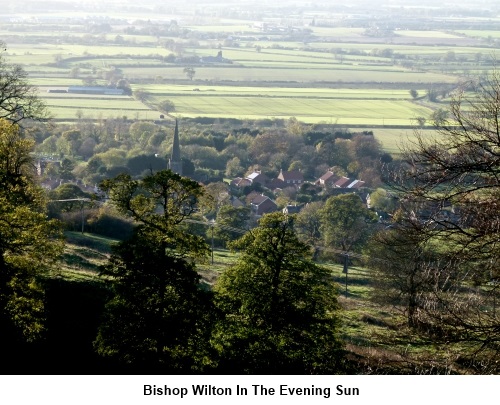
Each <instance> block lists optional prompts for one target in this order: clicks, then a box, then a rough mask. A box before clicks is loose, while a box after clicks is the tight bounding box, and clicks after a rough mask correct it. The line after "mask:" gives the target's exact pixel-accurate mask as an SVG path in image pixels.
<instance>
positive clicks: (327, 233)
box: [320, 193, 376, 251]
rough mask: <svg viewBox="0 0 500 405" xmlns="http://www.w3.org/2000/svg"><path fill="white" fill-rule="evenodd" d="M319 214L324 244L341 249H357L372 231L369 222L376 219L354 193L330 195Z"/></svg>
mask: <svg viewBox="0 0 500 405" xmlns="http://www.w3.org/2000/svg"><path fill="white" fill-rule="evenodd" d="M320 216H321V227H320V230H321V234H322V235H323V240H324V243H325V245H326V246H329V247H333V248H337V249H339V248H340V249H342V250H343V251H351V250H353V249H354V250H356V249H359V248H360V247H361V246H362V245H363V244H364V243H365V242H366V241H367V239H368V236H369V235H370V233H371V232H373V229H372V227H370V223H373V222H374V221H376V218H375V217H374V214H373V213H372V212H371V211H369V210H368V208H366V206H365V205H364V204H363V202H362V201H361V198H360V197H359V196H358V195H356V194H354V193H350V194H341V195H338V196H333V197H330V198H329V199H328V200H326V202H325V205H324V206H323V208H322V209H321V212H320Z"/></svg>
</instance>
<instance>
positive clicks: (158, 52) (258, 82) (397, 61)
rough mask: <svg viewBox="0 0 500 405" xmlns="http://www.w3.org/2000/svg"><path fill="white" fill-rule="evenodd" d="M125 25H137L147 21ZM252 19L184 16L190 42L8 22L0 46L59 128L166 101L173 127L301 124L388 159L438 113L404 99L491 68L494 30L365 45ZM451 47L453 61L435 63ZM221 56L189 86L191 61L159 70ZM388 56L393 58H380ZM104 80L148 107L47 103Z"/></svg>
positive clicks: (199, 67) (422, 34)
mask: <svg viewBox="0 0 500 405" xmlns="http://www.w3.org/2000/svg"><path fill="white" fill-rule="evenodd" d="M185 7H187V8H189V7H188V6H187V5H186V6H185ZM191 11H192V12H193V13H194V12H195V8H193V9H192V10H191ZM77 14H78V13H77ZM66 15H67V13H66V12H65V11H64V12H62V13H59V14H58V16H59V17H63V16H66ZM78 15H79V14H78ZM96 15H97V14H96ZM92 16H93V14H89V15H88V16H87V17H85V18H92ZM40 17H41V18H44V17H48V15H44V14H43V13H42V14H41V15H40ZM113 17H116V18H125V19H126V20H127V21H129V20H130V17H131V16H130V15H129V14H127V12H125V11H120V10H116V13H114V15H113ZM133 17H134V18H136V19H138V20H140V19H141V18H144V19H145V21H146V20H149V19H151V17H152V16H151V15H147V16H146V15H142V14H141V13H139V14H137V15H133ZM316 17H317V18H319V19H322V18H327V16H326V15H317V16H316ZM30 18H31V16H30ZM155 18H156V16H155ZM328 18H329V17H328ZM153 20H154V18H153ZM259 21H260V20H259ZM259 21H252V20H238V19H235V18H234V19H233V18H215V19H214V18H205V17H203V18H191V17H189V18H187V17H186V18H183V19H182V20H180V22H179V23H180V25H181V28H182V29H186V30H189V31H191V32H192V35H189V36H179V35H175V34H172V35H171V36H170V34H162V35H153V34H151V33H150V32H148V31H147V30H146V29H143V27H144V26H145V25H144V24H142V25H141V24H140V25H139V28H138V29H135V32H133V33H130V32H124V31H120V30H118V28H117V27H113V32H106V33H99V34H88V33H86V31H85V28H84V27H82V26H80V25H78V24H75V23H73V24H72V25H69V24H68V26H64V24H62V23H57V24H56V25H55V26H54V29H50V27H51V25H50V23H47V24H45V25H40V26H38V25H37V24H36V23H34V22H32V21H31V20H30V21H28V22H24V23H23V24H21V25H20V26H19V31H16V29H17V25H16V24H14V23H12V24H6V25H3V26H2V27H1V28H0V38H5V39H6V41H7V45H8V49H7V52H5V53H4V56H5V58H6V60H7V61H8V62H12V63H19V64H21V65H22V66H23V67H24V68H25V69H26V71H27V72H28V73H29V80H30V82H31V83H32V84H33V85H35V86H39V88H40V96H41V97H42V98H43V99H44V100H45V101H46V103H47V105H48V107H49V109H50V110H51V113H52V115H53V117H54V118H55V119H57V120H60V121H63V122H68V121H71V120H73V119H75V116H76V112H77V111H82V112H83V113H84V114H85V115H86V116H87V117H95V118H101V117H102V118H107V117H118V116H120V117H122V116H127V117H128V118H130V119H139V120H155V119H157V118H158V117H159V115H160V112H159V111H157V110H156V109H155V105H156V104H157V103H158V102H159V101H161V100H163V99H170V100H172V101H173V102H174V104H175V105H176V112H175V114H177V116H180V117H198V116H205V117H217V118H218V117H225V118H238V119H263V118H289V117H296V118H297V119H299V120H301V121H304V122H306V123H310V124H313V123H319V122H326V123H337V124H339V125H343V126H352V127H362V128H366V127H369V128H373V129H374V131H375V134H376V136H377V137H378V139H379V140H380V141H381V142H382V144H383V145H384V148H386V149H387V150H389V151H395V150H397V143H398V142H399V141H400V139H401V137H404V136H406V134H405V133H404V132H405V131H408V130H401V129H399V128H401V127H409V126H412V125H414V123H415V118H416V117H425V118H428V117H429V115H430V114H431V113H432V111H433V110H434V109H436V108H440V107H443V105H442V104H436V105H432V104H427V105H426V106H421V105H419V104H416V103H413V102H412V100H411V98H410V96H409V93H408V92H409V90H410V89H417V90H418V92H419V94H420V95H424V94H425V92H426V91H427V89H429V88H430V87H431V86H436V87H439V86H449V87H451V86H453V85H455V84H457V83H458V82H459V80H460V76H461V75H463V74H473V75H474V74H480V73H481V72H482V71H484V70H485V69H488V67H483V66H480V65H477V60H479V59H481V58H482V59H488V58H490V57H491V48H490V47H489V45H488V43H487V41H482V40H481V39H478V38H489V37H490V38H497V37H498V32H497V31H492V30H485V31H481V30H467V29H464V30H456V31H448V30H446V31H445V30H444V29H424V30H416V29H410V30H404V29H401V30H395V31H394V32H393V33H392V36H389V37H388V36H386V37H381V38H372V37H370V36H367V35H366V32H365V31H366V29H364V28H359V27H348V26H345V27H343V26H337V25H335V26H332V27H317V26H312V25H311V26H308V27H307V30H310V35H311V36H310V37H309V38H308V39H307V40H302V39H300V38H298V37H296V36H294V35H284V34H267V33H263V32H262V31H261V30H260V29H259V28H258V27H257V25H255V24H254V23H255V22H259ZM146 25H147V24H146ZM118 37H119V40H118ZM224 38H226V39H228V40H227V41H224ZM471 41H472V42H471ZM474 41H475V42H474ZM481 41H482V42H481ZM84 42H87V43H84ZM168 43H170V44H172V43H175V44H176V47H172V46H170V47H169V46H167V45H165V44H168ZM448 43H449V44H452V45H453V47H452V48H450V46H449V45H446V44H448ZM450 49H451V50H453V52H454V54H455V57H456V61H455V62H445V61H443V58H444V57H445V56H446V55H447V54H448V52H449V51H450ZM219 50H221V51H222V53H223V57H224V58H227V59H229V60H230V61H231V62H232V63H223V64H217V63H203V64H195V65H194V66H193V67H194V69H195V76H194V79H193V80H192V81H190V80H188V78H187V77H186V74H185V72H184V68H185V67H186V66H190V65H191V63H190V62H180V63H179V62H177V63H172V61H171V59H169V60H170V62H169V63H167V62H166V61H165V60H164V58H165V57H167V56H169V55H171V54H172V55H173V56H175V57H177V56H180V57H188V58H189V57H193V56H197V57H207V56H215V55H216V54H217V52H218V51H219ZM387 50H389V51H390V55H389V56H387V55H386V56H382V55H383V52H382V51H387ZM391 55H393V56H391ZM478 55H481V57H478ZM464 60H465V61H466V63H464ZM406 62H407V63H406ZM75 68H76V69H78V71H77V72H76V73H75ZM113 72H114V73H113ZM111 73H113V74H116V75H118V77H123V78H125V79H126V80H128V81H129V82H130V83H131V86H132V89H133V90H138V89H142V90H144V91H146V92H148V93H150V94H151V96H150V97H149V99H148V100H147V103H141V102H139V101H136V100H135V99H133V98H132V97H116V98H110V97H101V96H82V95H64V96H63V95H61V94H58V95H54V94H51V93H47V89H49V88H51V87H59V88H64V87H65V86H70V85H81V84H82V79H85V78H89V77H90V78H93V79H95V80H96V81H97V83H98V84H100V85H106V84H107V79H106V77H109V76H110V74H111Z"/></svg>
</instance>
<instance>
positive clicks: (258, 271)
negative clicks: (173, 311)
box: [212, 213, 342, 374]
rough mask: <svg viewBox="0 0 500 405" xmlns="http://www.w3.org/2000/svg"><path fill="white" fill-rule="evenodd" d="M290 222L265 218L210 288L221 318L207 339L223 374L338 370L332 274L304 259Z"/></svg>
mask: <svg viewBox="0 0 500 405" xmlns="http://www.w3.org/2000/svg"><path fill="white" fill-rule="evenodd" d="M293 221H294V218H293V216H286V215H284V214H281V213H273V214H268V215H265V216H264V217H262V219H261V220H260V222H259V226H258V227H257V228H255V229H253V230H252V231H251V232H248V233H247V234H245V235H244V236H243V237H242V238H241V239H239V240H238V241H236V242H235V243H234V244H233V248H240V249H242V253H241V256H240V257H239V259H238V260H237V262H236V264H235V265H233V266H231V267H230V268H228V269H227V270H226V271H225V272H224V273H223V274H222V275H221V277H220V279H219V280H218V282H217V284H216V287H215V291H216V297H217V302H218V306H219V308H220V309H221V311H222V312H223V313H224V314H225V317H224V319H222V320H221V321H220V322H219V323H218V325H217V326H216V328H215V331H214V334H213V337H212V341H213V342H214V345H215V348H216V349H217V351H218V352H219V355H220V359H219V367H220V370H221V371H226V370H231V372H240V373H265V374H274V373H279V374H288V373H300V374H304V373H307V374H309V373H332V372H338V371H339V370H340V366H341V363H342V349H341V344H340V341H339V339H338V335H337V333H338V320H337V315H336V314H337V311H338V305H337V301H336V287H335V284H334V282H333V280H332V277H331V275H330V274H329V272H328V271H327V270H326V269H324V268H322V267H320V266H317V265H316V264H315V263H313V262H312V261H311V260H310V259H309V258H308V257H309V256H310V253H311V252H310V248H309V246H307V245H305V244H303V243H301V242H300V241H299V240H298V239H297V236H296V234H295V232H294V230H293Z"/></svg>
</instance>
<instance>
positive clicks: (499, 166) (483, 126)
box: [393, 71, 500, 365]
mask: <svg viewBox="0 0 500 405" xmlns="http://www.w3.org/2000/svg"><path fill="white" fill-rule="evenodd" d="M466 89H467V90H466ZM470 89H473V91H471V90H470ZM449 112H450V114H449V118H448V119H447V120H446V121H444V122H441V123H439V125H438V131H437V134H436V136H435V137H434V138H433V139H429V137H428V136H426V137H425V138H424V136H423V134H422V133H421V132H420V129H417V132H416V140H415V141H414V142H413V143H412V144H409V145H408V146H407V147H406V149H405V150H403V151H402V152H403V164H402V166H400V167H399V170H398V171H395V172H393V175H394V177H393V186H394V187H395V188H396V189H397V190H398V191H399V192H400V195H401V206H402V211H401V214H400V219H399V220H398V221H397V223H396V224H395V226H394V228H395V231H394V232H398V233H399V235H410V234H411V233H414V232H416V231H417V234H418V235H419V240H420V241H425V243H426V245H427V246H428V247H429V248H430V249H431V251H432V253H433V255H434V257H433V258H432V260H431V261H428V265H430V263H432V266H431V267H432V268H433V271H434V274H435V275H436V277H438V278H436V277H434V279H432V278H431V279H429V281H430V280H432V282H433V283H434V287H433V288H434V290H433V298H432V300H430V301H427V303H426V305H425V310H426V315H427V316H429V317H430V318H429V319H432V321H433V322H434V323H435V325H438V326H439V327H440V328H444V329H445V330H446V332H445V333H444V334H445V335H446V338H447V339H457V340H466V341H467V342H468V343H469V344H473V345H474V347H475V348H476V349H482V350H487V351H488V356H489V359H490V360H491V362H490V363H489V364H490V365H491V364H494V361H495V360H494V359H496V360H498V358H497V357H496V356H497V355H499V354H500V317H499V316H498V313H497V312H498V311H497V310H496V305H497V304H496V303H497V302H500V294H499V291H500V289H499V284H498V282H499V281H500V270H499V264H500V262H499V258H500V210H499V201H500V73H499V72H498V71H495V72H493V73H492V74H491V75H490V76H489V77H488V78H487V80H485V81H483V82H481V83H479V84H475V85H473V84H471V83H468V84H466V85H464V86H463V87H462V88H461V89H459V90H458V91H456V92H455V93H454V94H452V96H451V103H450V108H449ZM420 246H421V244H420V243H413V245H412V247H411V249H413V250H414V251H417V250H418V249H419V247H420ZM409 249H410V248H409ZM408 251H409V250H408V249H407V252H408Z"/></svg>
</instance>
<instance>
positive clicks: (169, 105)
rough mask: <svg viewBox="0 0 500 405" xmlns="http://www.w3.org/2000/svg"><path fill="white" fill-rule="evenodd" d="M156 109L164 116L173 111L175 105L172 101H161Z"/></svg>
mask: <svg viewBox="0 0 500 405" xmlns="http://www.w3.org/2000/svg"><path fill="white" fill-rule="evenodd" d="M158 109H159V110H160V111H161V112H162V113H165V114H170V113H171V112H173V111H175V104H174V102H173V101H172V100H162V101H160V102H159V103H158Z"/></svg>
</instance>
